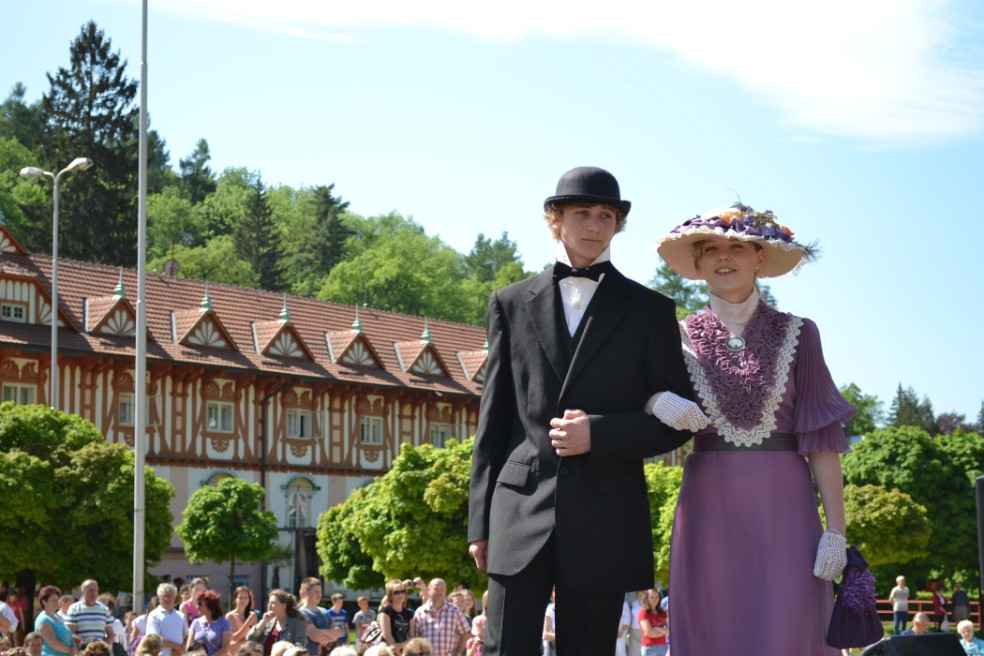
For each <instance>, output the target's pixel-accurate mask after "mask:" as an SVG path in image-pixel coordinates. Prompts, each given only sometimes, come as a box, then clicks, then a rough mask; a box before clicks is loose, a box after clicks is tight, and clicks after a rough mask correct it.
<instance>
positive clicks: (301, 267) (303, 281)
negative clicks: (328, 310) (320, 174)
mask: <svg viewBox="0 0 984 656" xmlns="http://www.w3.org/2000/svg"><path fill="white" fill-rule="evenodd" d="M334 189H335V185H333V184H330V185H328V186H324V185H319V186H317V187H314V188H313V189H310V190H305V192H304V193H303V194H302V195H300V196H299V199H298V205H300V206H301V207H300V208H299V209H300V211H299V212H298V215H297V218H296V219H295V221H294V222H293V224H292V225H291V226H289V229H288V230H286V231H285V234H286V235H287V238H286V245H287V252H288V253H290V255H288V256H287V258H286V259H285V267H286V270H287V277H288V280H289V282H290V285H291V289H292V291H293V292H294V293H295V294H298V295H301V296H313V295H314V293H315V292H316V291H317V290H319V289H320V288H321V287H322V286H323V285H324V282H325V279H326V278H327V277H328V274H329V273H331V270H332V269H333V268H335V265H337V264H338V263H339V262H341V261H342V258H343V257H344V255H345V243H346V241H347V240H348V238H349V237H350V236H351V235H352V230H351V229H350V228H349V227H348V226H347V225H346V224H345V222H344V221H343V219H342V214H343V213H344V212H345V210H346V209H347V208H348V205H349V204H348V201H343V200H342V199H341V197H336V196H334V194H333V191H334Z"/></svg>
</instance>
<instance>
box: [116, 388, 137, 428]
mask: <svg viewBox="0 0 984 656" xmlns="http://www.w3.org/2000/svg"><path fill="white" fill-rule="evenodd" d="M136 416H137V407H136V405H135V404H134V402H133V394H120V426H133V425H134V422H136Z"/></svg>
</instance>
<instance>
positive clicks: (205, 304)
mask: <svg viewBox="0 0 984 656" xmlns="http://www.w3.org/2000/svg"><path fill="white" fill-rule="evenodd" d="M200 305H201V311H202V312H211V311H212V299H211V298H210V297H209V295H208V278H206V279H205V295H204V296H202V302H201V303H200Z"/></svg>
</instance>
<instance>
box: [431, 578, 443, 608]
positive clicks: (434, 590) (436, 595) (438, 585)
mask: <svg viewBox="0 0 984 656" xmlns="http://www.w3.org/2000/svg"><path fill="white" fill-rule="evenodd" d="M447 592H448V586H447V585H446V584H445V583H444V581H442V580H441V579H434V580H433V581H431V582H430V585H429V586H427V596H428V598H429V599H430V601H431V605H433V606H440V605H442V604H443V603H444V596H445V595H446V594H447Z"/></svg>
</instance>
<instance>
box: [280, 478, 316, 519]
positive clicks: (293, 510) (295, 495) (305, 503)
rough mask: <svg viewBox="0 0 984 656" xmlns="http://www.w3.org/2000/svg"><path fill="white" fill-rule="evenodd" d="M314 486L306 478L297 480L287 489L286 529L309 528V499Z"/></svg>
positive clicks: (312, 494) (312, 495)
mask: <svg viewBox="0 0 984 656" xmlns="http://www.w3.org/2000/svg"><path fill="white" fill-rule="evenodd" d="M316 489H317V488H315V486H314V484H312V483H311V481H309V480H308V479H306V478H298V479H295V480H294V481H292V482H291V483H290V485H289V486H288V488H287V527H288V528H306V527H308V526H311V522H310V517H311V499H312V498H313V497H314V491H315V490H316Z"/></svg>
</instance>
